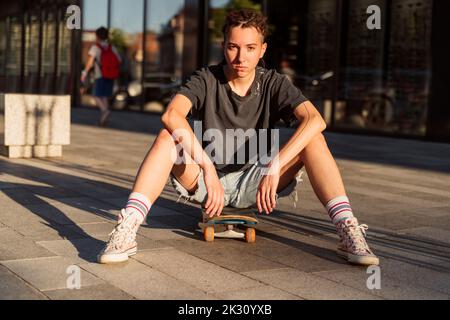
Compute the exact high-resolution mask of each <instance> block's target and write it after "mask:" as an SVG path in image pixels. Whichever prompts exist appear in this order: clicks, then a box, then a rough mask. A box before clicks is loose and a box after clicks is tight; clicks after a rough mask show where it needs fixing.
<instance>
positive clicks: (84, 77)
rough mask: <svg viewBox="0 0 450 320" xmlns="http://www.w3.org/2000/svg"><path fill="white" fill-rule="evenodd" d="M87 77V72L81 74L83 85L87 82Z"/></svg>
mask: <svg viewBox="0 0 450 320" xmlns="http://www.w3.org/2000/svg"><path fill="white" fill-rule="evenodd" d="M86 77H87V72H86V71H83V72H82V73H81V78H80V80H81V83H84V82H85V81H86Z"/></svg>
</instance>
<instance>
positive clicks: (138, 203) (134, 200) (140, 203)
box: [125, 192, 151, 224]
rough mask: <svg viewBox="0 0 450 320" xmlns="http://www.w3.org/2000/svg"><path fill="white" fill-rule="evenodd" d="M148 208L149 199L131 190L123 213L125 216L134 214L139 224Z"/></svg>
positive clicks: (149, 205)
mask: <svg viewBox="0 0 450 320" xmlns="http://www.w3.org/2000/svg"><path fill="white" fill-rule="evenodd" d="M150 208H151V203H150V200H148V198H147V197H146V196H145V195H143V194H141V193H138V192H132V193H131V194H130V197H129V198H128V202H127V205H126V207H125V213H126V215H127V216H129V215H135V216H136V219H137V220H138V221H139V224H141V223H142V222H144V220H145V217H146V216H147V214H148V212H149V211H150Z"/></svg>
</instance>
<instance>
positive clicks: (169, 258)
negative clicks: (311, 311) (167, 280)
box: [135, 249, 258, 293]
mask: <svg viewBox="0 0 450 320" xmlns="http://www.w3.org/2000/svg"><path fill="white" fill-rule="evenodd" d="M135 259H136V260H138V261H140V262H142V263H145V264H146V265H148V266H150V267H152V268H154V269H157V270H160V271H161V272H164V273H166V274H168V275H170V276H172V277H174V278H176V279H179V280H181V281H183V282H186V283H189V284H190V285H192V286H194V287H196V288H199V289H201V290H202V291H204V292H209V293H213V292H217V291H223V289H224V288H226V289H227V290H233V291H237V290H242V289H245V288H251V287H255V286H258V282H257V281H254V280H251V279H249V278H247V277H245V276H242V275H240V274H237V273H235V272H232V271H229V270H227V269H225V268H223V267H221V266H218V265H215V264H213V263H210V262H207V261H205V260H202V259H199V258H197V257H194V256H191V255H189V254H186V253H184V252H181V251H179V250H176V249H161V250H152V251H146V252H143V253H139V254H137V255H136V257H135ZM180 271H181V272H180Z"/></svg>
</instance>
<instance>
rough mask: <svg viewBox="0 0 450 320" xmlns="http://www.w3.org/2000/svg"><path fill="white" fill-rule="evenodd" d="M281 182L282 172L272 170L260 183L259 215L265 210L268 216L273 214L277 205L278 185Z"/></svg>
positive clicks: (257, 197)
mask: <svg viewBox="0 0 450 320" xmlns="http://www.w3.org/2000/svg"><path fill="white" fill-rule="evenodd" d="M279 182H280V171H279V170H278V169H275V168H271V169H270V170H269V172H268V174H267V175H265V176H264V178H263V179H262V180H261V182H260V183H259V187H258V192H257V193H256V205H257V207H258V211H259V213H262V211H263V210H264V211H265V212H266V214H270V213H272V211H273V209H275V207H276V205H277V201H276V194H277V188H278V183H279Z"/></svg>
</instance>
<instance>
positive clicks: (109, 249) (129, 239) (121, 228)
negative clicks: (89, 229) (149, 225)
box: [97, 209, 140, 263]
mask: <svg viewBox="0 0 450 320" xmlns="http://www.w3.org/2000/svg"><path fill="white" fill-rule="evenodd" d="M139 226H140V223H139V222H138V221H137V219H136V218H135V217H133V216H126V214H125V210H124V209H122V211H121V214H120V215H119V221H118V223H117V226H116V227H115V228H114V230H113V231H112V232H111V233H110V234H109V235H110V238H109V241H108V243H107V244H106V246H105V248H104V249H103V250H102V252H100V254H99V255H98V256H97V260H98V262H99V263H118V262H124V261H127V260H128V257H129V256H132V255H134V254H136V252H137V242H136V232H137V230H138V228H139Z"/></svg>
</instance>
